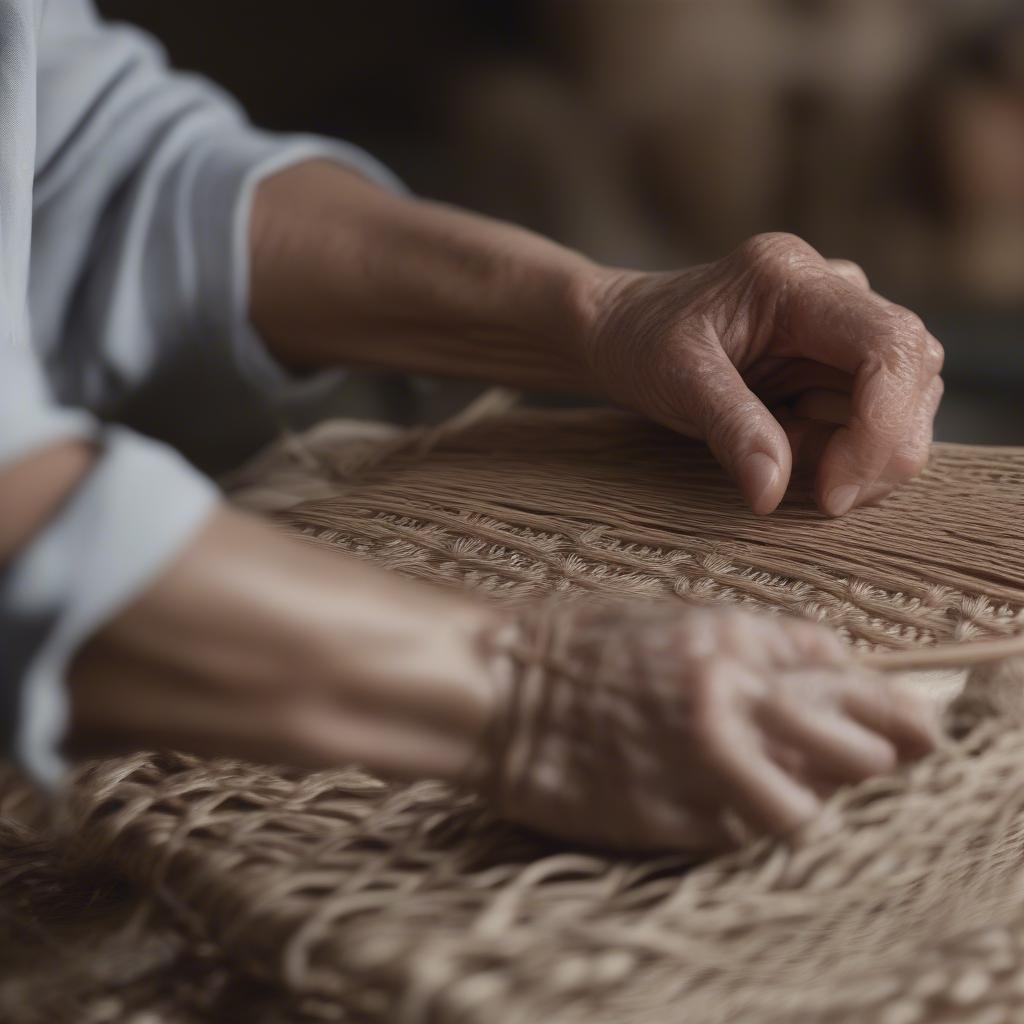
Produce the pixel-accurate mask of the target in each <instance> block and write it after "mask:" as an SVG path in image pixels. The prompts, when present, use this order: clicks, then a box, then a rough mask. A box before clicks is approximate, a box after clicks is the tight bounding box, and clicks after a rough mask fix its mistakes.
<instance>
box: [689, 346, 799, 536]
mask: <svg viewBox="0 0 1024 1024" xmlns="http://www.w3.org/2000/svg"><path fill="white" fill-rule="evenodd" d="M705 359H706V360H710V362H705V365H704V366H703V367H702V372H701V373H700V374H699V375H698V378H697V381H696V387H697V389H698V393H696V394H693V395H692V399H693V401H692V403H691V404H690V408H691V410H692V412H691V416H690V418H691V419H692V420H694V421H695V423H696V426H697V427H698V429H699V430H700V432H701V434H702V436H703V437H704V440H705V441H707V444H708V447H709V448H710V449H711V451H712V453H713V454H714V456H715V458H716V459H718V461H719V462H720V463H721V464H722V466H723V467H724V468H725V470H726V471H727V472H728V473H729V474H730V475H731V476H732V478H733V479H734V480H735V481H736V483H737V484H738V485H739V488H740V491H741V492H742V493H743V496H744V498H746V501H747V504H748V505H750V507H751V509H753V511H754V512H755V513H757V514H758V515H762V516H763V515H767V514H768V513H769V512H773V511H774V510H775V508H776V507H777V506H778V504H779V502H780V501H782V497H783V495H784V494H785V493H786V487H787V486H788V485H789V478H790V474H791V472H792V468H793V456H792V452H791V450H790V446H789V439H788V438H787V437H786V432H785V430H783V428H782V426H781V424H780V423H779V422H778V420H776V419H775V417H774V416H773V415H772V414H771V413H770V412H769V411H768V409H767V408H766V407H765V406H764V404H763V403H762V402H761V400H760V399H759V398H758V397H757V396H756V395H755V394H754V393H753V392H752V391H751V390H750V389H749V388H748V387H747V385H746V384H745V383H744V381H743V378H742V377H741V376H740V374H739V371H738V370H737V369H736V367H735V366H733V364H732V363H731V362H730V361H729V359H728V357H727V356H726V354H725V353H724V352H722V351H721V350H718V351H717V352H714V353H713V354H711V355H709V356H706V357H705Z"/></svg>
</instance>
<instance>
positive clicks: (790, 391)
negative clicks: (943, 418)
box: [585, 234, 943, 516]
mask: <svg viewBox="0 0 1024 1024" xmlns="http://www.w3.org/2000/svg"><path fill="white" fill-rule="evenodd" d="M598 295H599V298H598V300H597V303H596V310H597V311H596V318H595V320H594V324H595V326H594V328H593V330H592V331H591V333H590V335H589V337H588V340H587V347H586V353H585V358H586V359H587V362H588V368H589V370H590V372H591V374H592V375H593V378H594V381H595V383H596V385H597V386H598V387H599V388H600V389H601V390H602V391H603V392H604V393H605V394H606V395H607V396H608V397H609V398H611V399H612V400H613V401H615V402H618V403H619V404H621V405H624V406H626V407H628V408H631V409H634V410H636V411H637V412H641V413H643V414H645V415H647V416H650V417H651V418H653V419H655V420H658V421H659V422H661V423H664V424H665V425H666V426H668V427H671V428H672V429H674V430H677V431H679V432H680V433H683V434H686V435H687V436H689V437H694V438H699V439H702V440H704V441H706V442H707V443H708V445H709V446H710V448H711V450H712V452H713V453H714V454H715V456H716V457H717V458H718V460H719V461H720V462H721V463H722V465H723V466H724V467H725V468H726V469H727V470H728V471H729V472H730V473H731V475H732V476H733V478H734V479H735V480H736V481H737V483H738V484H739V486H740V488H741V490H742V492H743V494H744V496H745V497H746V500H747V501H748V503H749V504H750V506H751V507H752V508H753V510H754V511H755V512H758V513H760V514H766V513H768V512H771V511H772V510H773V509H775V507H776V506H777V505H778V504H779V502H780V501H781V500H782V497H783V495H784V494H785V491H786V487H787V485H788V483H789V479H790V475H791V473H792V470H793V468H794V464H799V465H802V466H804V467H806V468H809V469H812V470H813V471H814V473H815V479H816V493H817V500H818V504H819V506H820V507H821V508H822V510H823V511H825V512H827V513H829V514H831V515H837V516H838V515H843V514H844V513H846V512H848V511H849V510H850V509H851V508H853V507H855V506H857V505H861V504H865V503H867V502H872V501H876V500H878V499H880V498H882V497H884V496H885V495H886V494H888V493H889V492H890V491H891V490H892V489H893V488H895V487H897V486H899V485H900V484H902V483H904V482H906V481H907V480H909V479H910V478H911V477H913V476H916V475H917V474H918V473H919V472H920V471H921V470H922V469H923V468H924V465H925V463H926V462H927V459H928V452H929V448H930V446H931V438H932V421H933V419H934V417H935V412H936V410H937V408H938V405H939V401H940V399H941V397H942V380H941V378H940V377H939V373H940V371H941V369H942V362H943V351H942V346H941V345H940V344H939V343H938V342H937V341H936V340H935V338H933V337H932V335H931V334H929V333H928V331H927V329H926V328H925V326H924V324H923V323H922V322H921V320H920V319H919V318H918V317H917V316H916V315H915V314H913V313H911V312H910V311H908V310H906V309H904V308H902V307H900V306H897V305H895V304H893V303H891V302H889V301H887V300H885V299H883V298H882V297H881V296H879V295H877V294H875V293H874V292H872V291H871V288H870V286H869V285H868V282H867V279H866V277H865V276H864V273H863V272H862V271H861V270H860V269H859V268H858V267H857V266H856V265H855V264H852V263H848V262H845V261H829V260H826V259H824V258H823V257H821V256H820V255H819V254H818V253H817V252H815V250H814V249H812V248H811V247H810V246H809V245H807V244H806V243H805V242H802V241H801V240H800V239H798V238H795V237H793V236H792V235H785V234H770V235H759V236H757V237H755V238H752V239H750V240H749V241H748V242H746V243H744V244H743V245H742V246H740V248H738V249H737V250H736V251H735V252H733V253H732V254H731V255H729V256H727V257H726V258H725V259H722V260H719V261H717V262H715V263H710V264H707V265H705V266H702V267H698V268H696V269H694V270H686V271H682V272H678V273H664V274H644V273H636V272H630V271H609V272H608V273H607V276H606V277H604V279H603V280H602V284H601V287H600V290H599V292H598ZM769 409H771V410H772V411H769Z"/></svg>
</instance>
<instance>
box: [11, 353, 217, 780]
mask: <svg viewBox="0 0 1024 1024" xmlns="http://www.w3.org/2000/svg"><path fill="white" fill-rule="evenodd" d="M5 362H7V363H10V362H11V360H3V359H0V365H2V364H4V363H5ZM4 369H5V370H10V366H9V365H7V366H4ZM16 376H17V375H15V374H13V373H12V374H8V373H4V374H3V376H2V377H0V402H5V400H6V399H7V398H9V397H10V393H11V385H12V384H13V383H14V382H15V379H16ZM20 376H22V377H26V376H28V375H27V374H25V373H24V372H22V373H21V374H20ZM23 382H24V381H23ZM18 404H19V405H20V408H19V409H18V410H17V412H18V414H19V419H18V423H17V425H16V430H12V431H10V432H7V431H5V430H4V428H5V427H7V426H8V423H7V422H5V421H6V420H7V415H8V413H9V412H11V411H12V408H11V406H9V405H6V403H5V405H4V412H3V413H2V414H0V436H2V437H3V442H2V443H0V465H3V464H4V463H7V462H9V461H12V460H13V459H16V458H17V457H19V456H20V457H30V456H31V455H33V454H34V453H35V452H36V451H38V450H39V449H41V448H42V447H45V446H47V445H49V444H53V443H55V442H58V441H61V440H69V439H76V438H77V439H80V440H83V441H87V442H89V443H91V444H93V445H95V446H96V449H97V452H98V456H97V460H96V462H95V465H94V468H93V469H92V471H91V472H90V474H89V475H88V477H87V478H86V479H85V481H84V482H83V483H82V484H81V485H80V486H79V487H78V488H77V489H76V490H75V491H74V492H73V493H72V494H71V495H70V497H69V498H68V499H67V500H66V501H65V503H64V504H63V506H62V507H61V509H60V510H59V511H58V513H57V514H56V515H55V516H54V517H52V519H50V521H49V522H48V523H46V524H45V526H44V527H43V528H42V529H41V530H39V531H38V532H37V533H36V534H35V535H34V536H33V538H32V540H31V541H30V543H29V544H27V545H26V546H25V547H24V548H22V549H21V550H19V551H18V553H17V554H16V556H15V557H14V558H13V559H11V560H10V561H9V562H7V563H5V564H3V565H0V659H2V662H0V664H2V672H3V681H2V686H0V714H2V729H3V735H2V745H3V749H5V750H6V751H7V752H8V753H9V754H10V755H12V756H13V757H14V758H15V759H16V760H17V761H18V762H19V763H20V764H21V765H22V767H23V768H25V769H26V770H27V772H28V773H29V774H31V775H32V776H33V777H34V778H35V779H36V780H37V781H38V782H40V783H42V784H43V785H48V786H49V785H53V784H55V783H57V782H58V781H59V779H60V777H61V774H62V772H63V765H64V762H63V759H62V758H61V756H60V753H59V748H60V743H61V740H62V738H63V735H64V731H65V727H66V724H67V717H68V701H67V694H66V691H65V675H66V671H67V668H68V665H69V662H70V661H71V659H72V658H73V657H74V654H75V652H76V651H77V650H78V649H79V647H80V646H81V644H82V643H83V641H85V640H86V639H88V638H89V637H90V636H92V634H93V633H95V632H96V631H97V630H98V629H99V628H100V627H101V626H102V625H103V624H104V623H105V622H107V621H108V620H109V619H110V618H111V617H113V616H114V615H115V614H116V613H117V612H118V611H119V610H120V609H121V608H123V607H124V606H125V605H126V604H128V602H129V601H130V600H131V599H132V598H134V597H136V596H137V595H138V594H139V593H140V592H141V591H142V590H143V589H144V588H145V587H146V586H147V585H148V584H149V583H150V582H151V581H152V580H153V579H154V578H155V577H156V576H157V575H158V574H159V573H160V571H161V570H162V569H163V568H164V567H165V566H167V565H168V564H169V563H170V562H171V560H172V559H173V558H174V556H175V555H176V554H177V553H178V552H179V551H180V550H181V549H182V547H184V545H185V544H186V543H187V542H188V540H189V538H190V537H191V536H192V535H193V534H194V533H195V532H196V530H197V529H198V528H199V527H200V525H201V524H202V522H203V521H204V520H205V519H206V517H207V516H208V515H209V514H210V513H211V512H212V510H213V507H214V506H215V504H216V502H217V500H218V498H217V492H216V490H215V488H214V487H213V485H212V484H211V483H210V482H209V481H208V480H207V479H206V478H205V477H203V476H202V475H200V474H199V473H197V472H196V471H195V470H194V469H192V467H191V466H190V465H189V464H188V463H186V462H185V460H184V459H183V458H182V457H181V456H180V455H178V454H177V453H176V452H175V451H173V450H172V449H170V448H168V447H167V446H165V445H162V444H160V443H158V442H155V441H151V440H149V439H147V438H144V437H141V436H139V435H137V434H134V433H132V432H131V431H127V430H124V429H122V428H118V427H110V426H106V427H104V426H101V425H100V424H99V423H97V422H96V421H95V420H92V419H91V418H90V417H88V416H86V415H84V414H81V413H76V412H72V411H68V410H64V409H60V408H58V407H55V406H52V405H49V404H47V403H46V402H45V401H41V402H38V403H37V404H36V405H35V406H34V407H32V408H29V407H27V404H26V403H24V402H20V403H18ZM12 405H13V403H12ZM15 434H17V441H18V442H19V443H18V446H17V448H15V446H14V445H12V444H11V441H12V440H13V439H14V438H15Z"/></svg>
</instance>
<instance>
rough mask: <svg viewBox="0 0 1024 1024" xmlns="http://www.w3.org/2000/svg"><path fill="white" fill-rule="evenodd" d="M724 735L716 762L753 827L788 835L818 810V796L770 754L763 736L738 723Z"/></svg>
mask: <svg viewBox="0 0 1024 1024" xmlns="http://www.w3.org/2000/svg"><path fill="white" fill-rule="evenodd" d="M720 735H721V738H722V740H723V742H722V743H721V745H720V746H719V747H718V748H716V749H713V750H712V752H711V754H712V765H713V767H714V768H715V769H716V770H717V772H718V774H719V777H720V779H721V781H722V783H723V792H724V793H725V795H726V798H727V799H728V800H729V802H730V804H731V806H732V809H734V810H735V812H736V813H737V814H738V815H739V816H740V818H742V819H743V821H744V822H746V823H747V824H748V825H749V826H750V827H752V828H753V829H755V830H756V831H757V832H768V833H770V834H772V835H777V836H785V835H789V834H791V833H792V832H794V831H796V830H797V829H798V828H800V826H801V825H803V824H805V823H806V822H807V821H808V820H810V819H811V818H813V817H814V815H815V814H817V813H818V811H819V810H820V808H821V802H820V800H819V799H818V797H817V796H816V795H815V794H814V793H813V792H812V791H811V790H810V789H808V788H807V787H806V786H803V785H800V784H799V783H798V782H796V781H795V780H794V778H793V777H792V776H791V775H789V774H788V773H787V772H786V771H784V770H783V769H782V768H781V767H780V766H779V765H778V764H776V763H775V762H774V761H772V760H771V759H770V758H769V757H767V756H766V754H765V752H764V750H763V748H762V745H761V741H760V738H759V737H755V736H753V735H750V734H749V733H748V732H747V730H746V729H742V728H740V727H738V726H737V728H736V729H735V731H734V732H733V733H732V734H729V733H726V732H723V733H722V734H720Z"/></svg>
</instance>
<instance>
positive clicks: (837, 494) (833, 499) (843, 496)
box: [823, 484, 861, 519]
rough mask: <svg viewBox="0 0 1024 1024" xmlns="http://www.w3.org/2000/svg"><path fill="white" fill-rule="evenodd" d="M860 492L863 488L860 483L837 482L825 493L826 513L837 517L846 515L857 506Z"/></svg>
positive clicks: (824, 505) (824, 504)
mask: <svg viewBox="0 0 1024 1024" xmlns="http://www.w3.org/2000/svg"><path fill="white" fill-rule="evenodd" d="M860 494H861V488H860V486H859V485H858V484H837V485H836V486H835V487H833V488H831V489H830V490H829V491H828V492H827V493H826V494H825V500H824V502H823V507H824V511H825V513H826V514H827V515H830V516H833V517H834V518H837V519H838V518H839V517H840V516H845V515H846V513H847V512H849V511H850V510H851V509H852V508H854V507H855V506H856V504H857V501H858V499H859V498H860Z"/></svg>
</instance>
